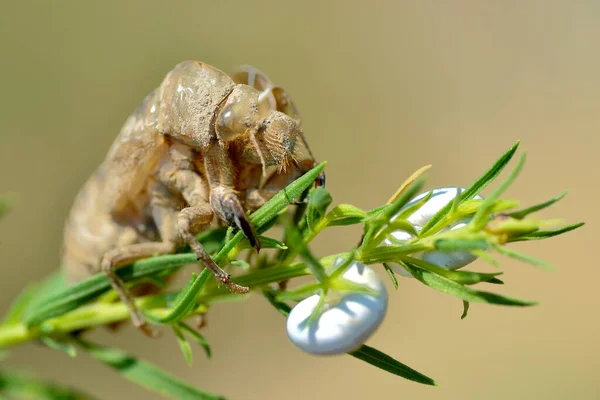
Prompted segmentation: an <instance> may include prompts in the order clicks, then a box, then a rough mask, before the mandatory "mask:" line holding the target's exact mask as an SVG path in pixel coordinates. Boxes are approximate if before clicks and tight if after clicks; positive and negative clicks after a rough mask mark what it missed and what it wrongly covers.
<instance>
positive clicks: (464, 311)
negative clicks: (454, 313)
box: [460, 300, 471, 319]
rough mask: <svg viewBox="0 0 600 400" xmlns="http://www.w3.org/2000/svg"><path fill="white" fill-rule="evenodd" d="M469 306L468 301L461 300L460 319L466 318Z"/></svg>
mask: <svg viewBox="0 0 600 400" xmlns="http://www.w3.org/2000/svg"><path fill="white" fill-rule="evenodd" d="M469 304H471V303H469V302H468V301H464V300H463V313H462V315H461V316H460V319H465V318H467V314H468V313H469Z"/></svg>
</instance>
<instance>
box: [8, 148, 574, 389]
mask: <svg viewBox="0 0 600 400" xmlns="http://www.w3.org/2000/svg"><path fill="white" fill-rule="evenodd" d="M518 145H519V144H518V143H516V144H515V145H514V146H512V147H511V148H510V149H509V150H508V151H507V152H505V153H504V154H502V155H501V156H500V158H499V159H498V160H497V161H496V162H495V163H494V165H493V166H492V167H491V168H489V169H488V170H487V171H486V172H484V173H483V174H482V175H481V176H480V177H479V178H478V179H476V181H475V182H474V183H473V184H472V185H471V186H470V187H469V188H468V189H467V190H465V191H464V192H463V193H462V194H461V195H460V196H458V197H457V198H456V199H455V201H453V202H450V203H449V204H448V205H447V206H446V207H443V208H442V209H441V210H440V211H439V212H438V213H437V214H436V215H435V216H434V217H433V218H431V219H430V220H429V222H428V223H427V224H426V225H425V226H424V227H423V228H422V229H421V230H420V231H419V232H417V231H416V230H415V229H414V227H413V226H412V225H411V224H410V223H409V222H408V221H407V218H409V217H410V215H411V214H412V213H413V212H414V211H415V210H417V209H418V208H419V207H420V206H422V205H423V204H424V203H425V202H426V201H427V200H428V199H429V198H430V196H431V195H429V196H425V198H423V199H422V200H421V201H419V202H418V203H416V204H413V205H411V206H409V207H406V205H407V204H408V203H409V202H410V200H411V199H413V198H414V197H415V196H416V195H417V194H418V193H419V192H420V191H421V190H422V188H423V185H424V180H423V179H422V178H419V176H418V174H417V176H415V177H414V178H413V177H411V179H409V180H408V181H407V182H406V183H405V184H404V185H402V186H401V189H400V190H399V191H398V192H397V193H396V194H395V195H394V197H393V198H392V199H391V200H390V201H389V203H388V204H384V205H382V206H380V207H377V208H374V209H372V210H362V209H360V208H358V207H356V206H353V205H350V204H338V205H335V206H333V207H332V208H330V207H331V204H332V202H333V199H332V197H331V195H330V194H329V192H328V191H327V190H325V189H324V188H316V189H310V188H311V186H312V184H313V182H314V180H315V178H316V177H317V176H318V175H319V174H320V173H321V171H322V170H323V168H324V167H325V164H324V163H323V164H320V165H318V166H316V167H315V168H313V169H312V170H311V171H309V172H308V173H307V174H305V175H304V176H302V177H300V178H299V179H297V180H296V181H295V182H293V183H292V184H290V185H289V186H288V187H286V188H285V189H284V190H282V191H281V192H280V193H278V194H277V195H275V196H274V197H273V198H272V199H271V200H269V201H268V202H267V203H266V204H265V205H264V206H263V207H261V208H260V209H259V210H257V211H256V212H254V213H253V214H251V215H250V221H251V223H252V224H253V225H254V228H255V229H256V231H257V232H260V233H261V234H264V233H266V232H268V231H269V230H270V229H271V228H272V227H273V226H275V225H283V227H284V228H285V229H284V230H285V236H284V238H283V240H282V241H280V240H278V239H275V238H271V237H269V236H260V237H259V240H260V243H261V247H262V248H263V249H264V250H263V251H262V252H261V255H260V257H257V256H256V255H254V254H253V253H252V249H250V246H249V244H248V243H247V241H246V240H245V239H244V237H243V234H242V233H241V232H237V233H233V231H232V230H231V229H229V230H225V229H215V230H213V231H209V232H205V233H203V234H202V235H200V236H199V237H198V240H199V241H200V242H201V243H202V244H203V245H204V247H205V248H206V249H207V251H208V252H209V253H210V254H211V255H212V257H213V259H214V260H215V262H216V263H218V264H219V265H221V266H222V267H228V266H229V267H230V269H231V270H232V273H233V272H234V271H235V273H233V275H234V276H233V278H232V280H233V281H235V282H236V283H238V284H241V285H245V286H248V287H250V288H251V290H252V291H253V292H256V293H261V294H262V295H263V296H264V297H265V298H266V299H267V300H268V302H269V303H270V304H271V305H272V306H273V307H274V308H275V309H276V310H278V311H279V312H280V313H281V314H282V315H284V316H287V315H288V313H289V312H290V309H291V306H290V305H289V304H288V303H289V302H292V301H299V300H302V299H304V298H306V297H308V296H311V295H313V294H315V293H322V292H323V291H325V290H326V287H327V283H328V282H331V280H332V279H333V277H335V276H337V275H339V274H340V273H342V272H343V270H344V268H345V266H346V265H348V263H350V262H351V261H353V260H356V261H358V262H361V263H364V264H383V268H384V270H385V271H386V272H387V275H388V276H389V278H390V280H391V282H392V284H393V286H394V287H395V288H398V285H399V282H398V280H397V278H396V275H395V274H394V272H393V270H392V268H391V267H390V265H389V263H395V264H398V265H400V266H401V267H402V268H404V269H406V271H408V272H409V273H410V274H411V275H412V276H413V277H414V278H416V279H415V281H414V282H418V283H421V284H424V285H426V286H428V287H430V288H432V289H434V290H437V291H441V292H443V293H446V294H449V295H451V296H454V297H456V298H458V299H460V301H461V303H462V305H463V313H462V316H461V318H465V317H466V316H467V312H468V310H469V305H470V303H487V304H495V305H503V306H520V307H522V306H531V305H535V304H537V303H536V302H535V301H526V300H519V299H515V298H512V297H506V296H502V295H498V294H495V293H491V292H488V291H483V290H476V289H474V288H473V286H474V285H479V284H502V283H503V282H502V281H501V280H500V279H499V278H498V277H499V276H500V275H501V274H502V272H501V271H497V272H493V273H487V272H473V271H467V270H460V271H459V270H455V271H453V270H449V269H445V268H441V267H439V266H436V265H433V264H431V263H428V262H426V261H423V260H421V259H419V258H418V257H417V254H418V253H420V252H424V251H433V250H435V251H441V252H455V251H466V252H470V253H472V254H474V255H476V256H478V257H480V258H482V259H483V260H485V261H488V262H489V263H491V264H492V265H494V266H496V267H498V266H499V262H498V260H496V258H495V257H494V256H493V254H494V253H496V254H499V255H503V256H507V257H510V258H514V259H517V260H519V261H524V262H526V263H529V264H532V265H534V266H538V267H542V268H546V269H547V268H549V267H550V266H549V264H548V263H546V262H544V261H541V260H538V259H536V258H534V257H531V256H528V255H524V254H522V253H520V252H517V251H515V250H513V249H510V248H508V247H506V244H508V243H511V242H518V241H531V240H542V239H547V238H550V237H553V236H557V235H560V234H563V233H566V232H569V231H571V230H574V229H576V228H579V227H580V226H582V225H583V223H579V224H572V225H567V226H563V227H559V228H556V229H542V228H541V227H544V228H547V226H548V225H549V223H550V221H540V220H538V219H536V218H534V217H533V216H532V213H534V212H536V211H539V210H542V209H545V208H548V207H549V206H551V205H553V204H555V203H556V202H557V201H559V200H560V199H561V198H562V197H564V193H563V194H561V195H559V196H557V197H555V198H553V199H550V200H548V201H546V202H543V203H540V204H537V205H534V206H531V207H528V208H525V209H522V210H519V211H514V209H515V208H516V207H518V205H519V202H518V201H516V200H512V199H500V198H499V196H500V195H501V194H502V193H503V192H504V191H505V190H506V188H507V187H508V186H509V185H510V184H511V183H512V182H514V180H515V179H516V177H517V176H518V174H519V172H520V170H521V168H522V167H523V165H524V162H525V157H524V156H523V157H521V158H520V160H519V162H518V164H517V167H516V168H515V169H514V170H513V171H512V172H511V173H510V174H509V175H508V177H507V178H506V179H505V180H504V181H503V182H502V183H501V184H500V185H499V186H498V187H497V189H496V190H495V191H493V192H492V194H491V195H489V196H488V197H487V198H486V200H484V201H480V200H473V198H474V197H475V196H476V195H477V194H478V193H479V192H480V191H481V190H482V189H484V188H485V187H487V186H488V185H490V184H491V183H492V182H493V181H494V180H495V179H496V178H497V177H498V176H499V174H500V173H501V172H502V171H503V170H504V169H505V168H506V166H507V165H508V163H509V162H510V160H511V159H512V158H513V156H514V155H515V153H516V151H517V148H518ZM307 194H308V201H307V202H304V203H300V205H299V206H294V207H296V209H295V212H294V213H293V217H290V216H288V212H287V209H288V207H289V206H290V204H291V202H292V201H293V200H294V199H297V198H298V197H299V196H305V195H307ZM302 198H304V197H302ZM3 204H4V203H2V201H1V200H0V215H2V213H3V212H4V210H5V209H4V208H3ZM467 217H470V218H472V219H471V222H470V223H469V224H468V225H467V226H464V227H462V228H459V229H453V230H448V229H446V228H447V227H448V225H449V224H451V223H452V222H454V221H457V220H461V219H464V218H467ZM348 225H362V228H363V236H362V238H358V237H357V238H356V239H357V240H356V243H358V245H357V247H356V248H352V249H349V250H348V251H346V252H342V253H338V254H331V255H328V256H325V257H321V258H318V257H316V256H315V255H313V254H312V253H311V252H310V250H309V244H310V242H311V241H312V240H315V238H317V237H318V235H319V234H320V233H321V232H322V231H323V230H325V229H328V228H332V227H336V228H335V229H342V228H340V227H344V226H348ZM398 230H402V231H405V232H406V233H409V234H410V235H411V237H412V238H413V239H411V240H408V241H404V242H398V241H394V240H392V239H393V238H391V236H390V234H391V233H392V232H394V231H398ZM359 239H360V240H359ZM383 243H385V245H383ZM182 251H183V252H181V253H178V254H172V255H164V256H156V257H151V258H148V259H145V260H139V261H136V262H134V263H133V264H131V265H129V266H125V267H123V268H120V269H119V270H118V274H119V276H120V277H121V279H123V280H124V281H125V282H127V283H128V284H129V285H136V284H139V283H141V282H154V283H156V284H157V285H161V284H162V282H163V280H162V279H163V278H164V277H165V276H167V275H169V274H171V273H173V272H175V271H176V270H177V269H179V268H181V267H182V266H183V265H186V264H191V263H195V262H196V256H195V255H194V254H192V253H189V252H187V251H189V249H182ZM297 258H299V260H300V261H297V260H296V259H297ZM340 258H341V259H343V260H346V263H344V264H342V265H341V266H340V265H337V264H335V263H336V260H337V259H340ZM211 276H212V275H211V274H210V272H209V271H208V270H206V269H205V270H203V271H202V272H200V273H199V274H198V275H195V274H194V275H193V276H192V277H191V279H190V280H189V281H188V283H187V285H185V286H184V287H183V288H182V289H180V290H176V291H168V290H167V289H163V290H161V291H160V293H159V294H155V295H151V296H145V297H140V298H137V299H136V305H137V306H138V307H139V308H140V310H142V311H143V312H144V314H145V315H146V316H147V317H148V319H149V321H150V322H151V323H153V324H157V325H168V327H170V329H169V330H172V331H173V333H174V335H173V336H174V338H175V339H176V340H177V341H178V343H179V346H180V348H181V351H182V353H183V355H184V358H185V360H186V361H187V362H188V363H190V364H191V362H192V353H193V349H192V345H191V343H190V341H189V340H190V339H191V341H193V342H196V343H197V344H198V345H200V346H201V348H202V349H203V350H204V352H205V353H206V355H207V357H210V356H211V348H210V346H209V344H208V342H207V340H206V339H205V338H204V337H203V336H202V335H201V334H200V332H198V330H196V329H194V328H192V326H191V325H188V324H187V323H186V322H185V321H186V320H187V319H188V318H190V317H197V316H198V315H203V314H204V313H206V312H207V309H208V307H209V306H210V305H212V304H214V303H217V302H222V301H230V300H232V299H243V298H246V297H247V296H242V295H238V294H233V293H231V292H229V291H228V290H227V289H226V288H224V287H219V286H218V285H217V283H216V282H215V280H214V279H210V278H211ZM302 276H312V277H313V278H314V279H313V280H312V281H310V282H309V283H306V284H304V285H302V286H296V287H291V288H287V287H286V285H279V286H277V284H279V283H281V282H286V281H288V280H291V279H294V278H298V277H302ZM409 283H410V282H409ZM488 287H493V286H488ZM357 290H358V289H357ZM128 318H129V314H128V310H127V308H126V307H125V306H124V305H123V304H121V303H119V302H115V301H114V296H113V295H112V291H111V286H110V284H109V282H108V280H107V279H106V277H105V276H104V275H102V274H98V275H95V276H92V277H91V278H89V279H87V280H85V281H83V282H80V283H78V284H76V285H74V286H71V287H67V286H66V284H65V281H64V279H63V278H62V276H61V275H60V274H56V275H54V276H52V277H51V278H49V279H48V280H46V281H45V282H43V283H42V284H40V285H37V286H35V285H32V286H30V287H28V288H27V289H25V290H24V291H23V293H22V294H21V295H20V296H19V297H18V298H17V299H16V300H15V301H14V303H13V305H12V307H11V309H10V310H9V311H8V313H7V315H6V317H5V319H4V321H3V323H2V324H1V325H0V348H6V347H9V346H11V345H14V344H17V343H22V342H26V341H32V340H39V341H41V342H42V343H43V344H45V345H46V346H48V347H50V348H53V349H57V350H60V351H66V352H67V353H68V354H70V355H75V350H76V348H77V349H78V350H79V353H88V354H90V355H91V356H92V357H93V358H94V359H96V360H98V361H100V362H101V363H103V364H106V365H108V366H110V367H111V368H113V369H115V370H116V371H117V372H118V373H119V374H121V375H122V376H123V377H124V378H125V379H129V380H131V381H133V382H135V383H137V384H139V385H141V386H143V387H145V388H147V389H148V390H151V391H155V392H157V393H160V394H162V395H165V396H167V397H171V398H181V399H218V398H221V397H219V396H216V395H213V394H210V393H206V392H204V391H202V390H200V389H198V388H196V387H194V386H192V385H190V384H187V383H184V382H181V381H180V380H178V379H176V378H175V377H173V376H171V375H169V374H168V373H166V372H164V371H162V370H161V369H159V368H158V367H155V366H153V365H150V364H148V363H147V362H145V361H142V360H139V359H137V358H135V357H133V356H131V355H128V354H127V353H125V352H123V351H121V350H118V349H112V348H108V347H104V346H100V345H95V344H91V343H89V342H86V341H84V340H83V339H82V338H81V335H79V336H73V335H74V334H75V333H78V332H80V331H81V330H85V329H89V328H93V327H96V326H99V325H106V324H110V323H115V322H120V321H124V320H127V319H128ZM349 354H350V355H352V356H353V357H355V358H357V359H359V360H362V361H365V362H367V363H369V364H371V365H373V366H375V367H377V368H380V369H382V370H384V371H387V372H389V373H392V374H395V375H398V376H400V377H403V378H405V379H409V380H411V381H414V382H418V383H421V384H425V385H435V382H434V381H433V380H432V379H431V378H428V377H427V376H425V375H423V374H421V373H419V372H417V371H415V370H414V369H412V368H410V367H408V366H406V365H405V364H403V363H401V362H400V361H398V360H395V359H394V358H392V357H390V356H388V355H387V354H385V353H383V352H381V351H379V350H376V349H374V348H371V347H368V346H366V345H363V346H362V347H360V348H359V349H358V350H356V351H353V352H351V353H349ZM23 382H25V380H23V379H21V378H19V377H14V376H8V375H6V376H5V375H3V374H1V373H0V392H4V393H9V392H10V390H13V389H14V388H17V387H19V385H21V386H23V385H22V384H23ZM11 388H12V389H11ZM31 388H33V389H35V390H38V391H40V392H44V393H46V392H47V393H51V392H52V390H50V389H51V388H53V386H48V385H46V384H42V383H40V384H35V383H32V384H31ZM9 389H10V390H9ZM46 389H47V390H46ZM57 390H58V389H57ZM59 392H60V390H59ZM61 393H62V392H61ZM64 393H67V394H66V395H65V397H52V396H51V395H47V396H46V397H43V396H41V395H40V396H41V397H42V398H48V399H54V398H65V399H71V398H72V399H87V398H89V397H85V396H83V395H79V394H75V392H69V391H66V392H64ZM68 396H71V397H68ZM78 396H79V397H78Z"/></svg>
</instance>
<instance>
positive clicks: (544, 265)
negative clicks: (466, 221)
mask: <svg viewBox="0 0 600 400" xmlns="http://www.w3.org/2000/svg"><path fill="white" fill-rule="evenodd" d="M494 249H495V250H496V251H497V252H498V253H500V254H504V255H505V256H508V257H511V258H514V259H515V260H519V261H523V262H526V263H527V264H531V265H533V266H535V267H539V268H541V269H545V270H548V271H553V270H554V266H552V264H550V263H548V262H546V261H544V260H540V259H537V258H535V257H531V256H528V255H526V254H523V253H519V252H518V251H516V250H512V249H509V248H508V247H505V246H501V245H496V246H494Z"/></svg>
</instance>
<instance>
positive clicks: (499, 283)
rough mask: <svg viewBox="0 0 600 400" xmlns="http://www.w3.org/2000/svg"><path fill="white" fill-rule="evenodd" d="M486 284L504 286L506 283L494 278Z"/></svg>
mask: <svg viewBox="0 0 600 400" xmlns="http://www.w3.org/2000/svg"><path fill="white" fill-rule="evenodd" d="M485 283H493V284H494V285H504V282H503V281H501V280H500V279H498V278H492V279H490V280H489V281H485Z"/></svg>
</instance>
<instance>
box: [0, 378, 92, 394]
mask: <svg viewBox="0 0 600 400" xmlns="http://www.w3.org/2000/svg"><path fill="white" fill-rule="evenodd" d="M0 393H2V394H5V395H7V396H8V398H9V399H36V400H94V399H95V398H94V397H92V396H90V395H88V394H85V393H83V392H80V391H79V390H77V389H73V388H68V387H64V386H59V385H57V384H55V383H51V382H46V381H43V380H40V379H38V378H34V377H32V376H29V375H28V374H22V373H13V372H6V371H0ZM0 398H3V397H1V396H0Z"/></svg>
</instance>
